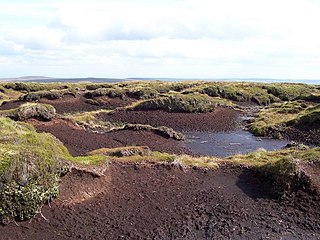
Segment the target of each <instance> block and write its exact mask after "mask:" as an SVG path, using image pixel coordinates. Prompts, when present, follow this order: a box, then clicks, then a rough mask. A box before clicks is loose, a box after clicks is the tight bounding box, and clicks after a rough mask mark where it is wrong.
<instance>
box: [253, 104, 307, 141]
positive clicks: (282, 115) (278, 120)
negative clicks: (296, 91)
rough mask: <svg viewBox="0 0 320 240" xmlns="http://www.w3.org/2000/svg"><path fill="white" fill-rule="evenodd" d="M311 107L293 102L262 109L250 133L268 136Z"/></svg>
mask: <svg viewBox="0 0 320 240" xmlns="http://www.w3.org/2000/svg"><path fill="white" fill-rule="evenodd" d="M309 106H312V105H308V104H306V103H305V102H301V101H292V102H284V103H274V104H272V105H269V106H267V107H265V108H263V109H261V110H260V111H259V112H258V114H257V116H256V117H255V119H254V121H253V122H252V123H251V125H250V131H251V132H252V133H253V134H255V135H257V136H268V134H269V133H270V132H272V130H273V129H276V128H279V127H285V125H286V124H287V123H288V122H290V121H293V120H294V119H296V118H297V117H298V116H299V114H301V113H302V112H304V111H305V110H306V109H307V108H308V107H309Z"/></svg>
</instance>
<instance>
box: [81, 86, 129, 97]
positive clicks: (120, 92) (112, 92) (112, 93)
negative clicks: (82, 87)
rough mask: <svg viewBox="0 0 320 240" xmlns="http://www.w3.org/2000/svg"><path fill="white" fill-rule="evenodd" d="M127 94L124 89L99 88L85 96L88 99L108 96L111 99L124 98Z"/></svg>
mask: <svg viewBox="0 0 320 240" xmlns="http://www.w3.org/2000/svg"><path fill="white" fill-rule="evenodd" d="M125 95H126V92H125V90H124V89H122V88H98V89H95V90H93V91H88V92H86V93H85V94H84V97H86V98H91V99H92V98H96V97H103V96H107V97H110V98H121V99H122V98H124V97H125Z"/></svg>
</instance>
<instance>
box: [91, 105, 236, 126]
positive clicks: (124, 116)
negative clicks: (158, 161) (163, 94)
mask: <svg viewBox="0 0 320 240" xmlns="http://www.w3.org/2000/svg"><path fill="white" fill-rule="evenodd" d="M239 115H240V113H239V111H236V110H233V109H230V108H222V107H219V108H216V109H215V111H213V112H210V113H170V112H164V111H160V110H156V111H126V110H119V111H114V112H111V113H99V114H98V115H97V117H98V118H99V119H101V120H104V121H110V122H123V123H134V124H148V125H151V126H155V127H158V126H167V127H170V128H173V129H174V130H177V131H232V130H234V129H235V128H236V125H237V123H238V122H239Z"/></svg>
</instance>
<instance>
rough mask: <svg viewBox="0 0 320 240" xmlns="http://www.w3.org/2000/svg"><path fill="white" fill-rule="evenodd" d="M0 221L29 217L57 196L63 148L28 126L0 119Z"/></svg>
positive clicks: (47, 136) (65, 152)
mask: <svg viewBox="0 0 320 240" xmlns="http://www.w3.org/2000/svg"><path fill="white" fill-rule="evenodd" d="M0 134H1V135H0V136H1V137H0V222H2V223H7V222H9V221H11V220H13V219H19V220H24V219H28V218H30V217H32V216H33V215H34V213H35V212H36V211H37V210H38V208H39V206H40V205H42V204H44V203H45V202H47V201H49V200H50V199H51V198H53V197H55V196H56V195H57V193H58V192H57V191H58V188H57V187H58V177H59V175H60V173H61V172H62V171H63V166H64V164H63V156H68V155H69V153H68V151H67V149H66V148H65V147H64V146H63V145H62V144H61V143H60V142H59V141H58V140H57V139H55V138H54V137H52V136H51V135H49V134H47V133H36V131H35V130H34V129H33V127H31V126H30V125H27V124H23V123H19V122H14V121H12V120H10V119H8V118H0Z"/></svg>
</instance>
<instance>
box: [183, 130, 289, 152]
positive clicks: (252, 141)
mask: <svg viewBox="0 0 320 240" xmlns="http://www.w3.org/2000/svg"><path fill="white" fill-rule="evenodd" d="M184 134H185V136H186V147H187V148H189V149H190V150H191V151H192V152H193V153H194V154H199V155H209V156H217V157H226V156H231V155H235V154H244V153H248V152H253V151H255V150H257V149H259V148H264V149H266V150H268V151H270V150H276V149H280V148H282V147H284V146H285V145H286V144H287V143H288V141H286V140H276V139H269V138H259V137H255V136H253V135H252V134H251V133H250V132H248V131H244V130H240V129H239V130H236V131H232V132H209V133H207V132H186V133H184Z"/></svg>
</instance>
